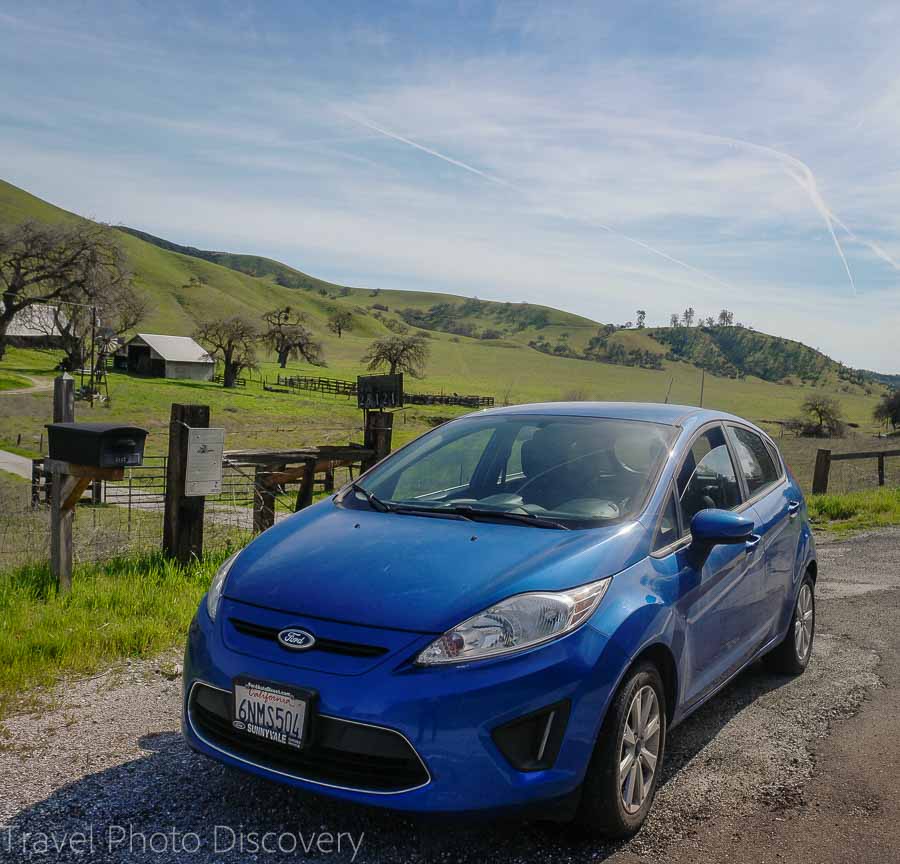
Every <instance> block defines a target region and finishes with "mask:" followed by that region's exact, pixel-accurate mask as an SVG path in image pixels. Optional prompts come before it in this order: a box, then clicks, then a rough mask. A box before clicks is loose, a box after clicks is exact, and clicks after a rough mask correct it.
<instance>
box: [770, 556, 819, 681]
mask: <svg viewBox="0 0 900 864" xmlns="http://www.w3.org/2000/svg"><path fill="white" fill-rule="evenodd" d="M815 635H816V586H815V582H813V580H812V577H811V576H810V575H809V573H807V574H806V575H805V576H804V577H803V582H801V583H800V590H799V591H798V592H797V599H796V600H795V601H794V611H793V612H792V614H791V625H790V627H788V632H787V634H786V635H785V637H784V639H782V641H781V642H780V643H779V645H778V646H777V647H776V648H775V649H773V651H772V652H771V653H770V654H769V657H768V661H769V667H770V668H771V669H772V671H774V672H779V673H781V674H783V675H802V674H803V673H804V672H805V671H806V667H807V666H808V665H809V658H810V657H811V656H812V647H813V639H814V638H815Z"/></svg>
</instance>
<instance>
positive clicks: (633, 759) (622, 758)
mask: <svg viewBox="0 0 900 864" xmlns="http://www.w3.org/2000/svg"><path fill="white" fill-rule="evenodd" d="M661 731H662V729H661V724H660V716H659V699H658V698H657V696H656V691H655V690H654V689H653V688H652V687H649V686H644V687H641V689H640V690H638V691H637V693H635V694H634V698H633V699H632V700H631V706H630V707H629V709H628V714H627V715H626V717H625V726H624V728H623V730H622V745H621V747H620V751H619V754H620V755H619V788H620V790H621V794H622V804H623V805H624V807H625V812H626V813H630V814H633V813H637V812H638V810H640V809H641V807H642V806H643V804H644V801H646V800H647V796H648V795H649V794H650V790H651V788H652V786H653V778H654V776H655V774H656V763H657V762H658V761H659V747H660V743H661V742H660V734H661Z"/></svg>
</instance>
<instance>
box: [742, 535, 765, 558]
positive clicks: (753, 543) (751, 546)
mask: <svg viewBox="0 0 900 864" xmlns="http://www.w3.org/2000/svg"><path fill="white" fill-rule="evenodd" d="M760 540H762V537H761V536H760V535H759V534H751V535H750V539H749V540H748V541H747V545H746V549H747V554H748V555H752V554H753V553H754V552H755V551H756V547H757V546H759V541H760Z"/></svg>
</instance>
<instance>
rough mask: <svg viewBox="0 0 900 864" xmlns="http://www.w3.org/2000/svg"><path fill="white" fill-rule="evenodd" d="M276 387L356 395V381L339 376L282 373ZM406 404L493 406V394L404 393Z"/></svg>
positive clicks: (333, 394) (332, 394) (347, 395)
mask: <svg viewBox="0 0 900 864" xmlns="http://www.w3.org/2000/svg"><path fill="white" fill-rule="evenodd" d="M277 386H278V387H289V388H290V389H292V390H306V391H310V392H313V393H326V394H328V395H330V396H346V397H347V398H353V397H354V396H356V382H355V381H343V380H341V379H340V378H313V377H305V376H301V375H282V374H280V373H279V375H278V378H277ZM403 402H404V403H405V404H407V405H462V406H464V407H466V408H493V406H494V404H495V402H494V397H493V396H474V395H469V394H466V395H460V394H459V393H404V394H403Z"/></svg>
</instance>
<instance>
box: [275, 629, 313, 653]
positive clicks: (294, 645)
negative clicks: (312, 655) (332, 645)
mask: <svg viewBox="0 0 900 864" xmlns="http://www.w3.org/2000/svg"><path fill="white" fill-rule="evenodd" d="M278 641H279V642H280V643H281V644H282V645H284V647H285V648H289V649H290V650H291V651H308V650H309V649H310V648H312V647H313V645H315V644H316V637H315V636H313V635H312V633H310V632H309V631H308V630H301V629H300V628H299V627H288V628H287V629H286V630H282V631H281V632H280V633H279V634H278Z"/></svg>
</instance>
